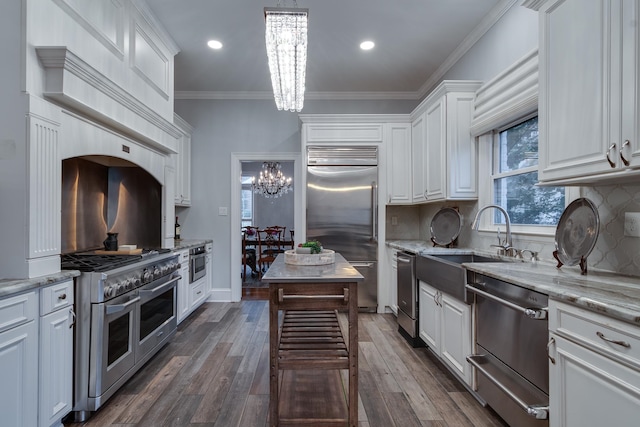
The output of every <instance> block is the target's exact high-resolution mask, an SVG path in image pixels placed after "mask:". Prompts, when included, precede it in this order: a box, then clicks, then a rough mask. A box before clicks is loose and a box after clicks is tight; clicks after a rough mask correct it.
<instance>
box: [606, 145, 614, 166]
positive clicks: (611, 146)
mask: <svg viewBox="0 0 640 427" xmlns="http://www.w3.org/2000/svg"><path fill="white" fill-rule="evenodd" d="M614 148H616V143H615V142H614V143H613V144H611V145H610V146H609V149H608V150H607V162H609V166H611V167H612V168H615V167H616V164H615V163H613V162H612V161H611V157H609V153H611V150H613V149H614Z"/></svg>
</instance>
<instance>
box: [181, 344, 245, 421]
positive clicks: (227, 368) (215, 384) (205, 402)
mask: <svg viewBox="0 0 640 427" xmlns="http://www.w3.org/2000/svg"><path fill="white" fill-rule="evenodd" d="M241 361H242V358H241V357H239V356H234V357H225V359H224V360H223V361H222V365H221V366H220V370H218V372H217V373H216V376H215V377H214V378H213V379H212V380H211V382H210V383H209V387H208V388H207V390H206V391H205V393H204V394H203V396H202V400H201V401H200V405H199V406H198V409H197V410H196V412H195V414H193V417H192V418H191V422H192V423H215V422H216V420H217V418H218V414H219V413H220V410H221V408H222V405H223V403H224V402H225V400H226V398H227V393H228V392H229V389H230V388H231V382H232V381H233V378H234V377H235V375H236V372H237V371H238V366H240V362H241Z"/></svg>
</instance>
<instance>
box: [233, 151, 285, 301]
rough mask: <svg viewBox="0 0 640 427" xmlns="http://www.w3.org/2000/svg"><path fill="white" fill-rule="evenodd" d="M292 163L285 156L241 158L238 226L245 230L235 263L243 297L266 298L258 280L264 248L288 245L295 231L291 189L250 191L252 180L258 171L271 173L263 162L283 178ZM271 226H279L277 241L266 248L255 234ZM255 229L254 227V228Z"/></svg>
mask: <svg viewBox="0 0 640 427" xmlns="http://www.w3.org/2000/svg"><path fill="white" fill-rule="evenodd" d="M293 163H294V162H293V161H289V160H277V161H269V162H260V161H241V167H242V175H241V190H240V203H241V207H240V224H241V226H242V229H243V230H244V231H246V232H245V233H243V237H242V239H243V242H242V245H243V250H242V263H241V265H240V266H239V267H240V268H241V270H240V275H241V277H242V297H243V298H247V299H249V298H251V299H267V298H268V292H267V291H268V285H267V284H266V283H264V282H262V280H261V279H262V275H263V274H264V273H265V272H266V269H267V268H268V265H267V264H266V263H265V262H264V260H265V259H267V258H269V257H267V256H265V255H267V251H268V250H269V251H275V252H280V251H284V250H286V249H291V242H292V236H293V235H294V233H295V231H294V230H295V228H294V212H295V209H294V201H295V197H294V194H293V191H287V190H284V191H282V192H276V194H270V193H267V194H265V193H263V192H260V191H254V187H253V183H254V182H258V179H259V177H260V176H261V175H262V176H266V175H269V174H271V175H273V171H267V170H265V167H267V166H273V167H275V166H277V170H278V171H279V172H281V173H282V174H283V175H284V177H285V178H291V179H293V172H294V168H293ZM291 190H292V187H291ZM274 227H277V228H278V229H279V230H281V233H280V234H279V235H278V240H277V245H276V246H274V247H272V248H270V249H267V248H266V247H265V246H260V245H259V241H260V239H259V237H260V236H262V234H263V231H264V230H266V229H267V228H274ZM256 230H258V231H257V232H256ZM262 237H264V236H262ZM269 255H270V254H269Z"/></svg>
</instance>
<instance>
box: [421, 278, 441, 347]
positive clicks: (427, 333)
mask: <svg viewBox="0 0 640 427" xmlns="http://www.w3.org/2000/svg"><path fill="white" fill-rule="evenodd" d="M438 297H439V292H438V291H437V290H436V289H435V288H433V287H431V286H429V285H427V284H426V283H424V282H423V281H420V297H419V301H418V303H419V305H418V309H419V312H418V328H419V334H420V338H422V340H423V341H424V342H425V344H427V345H428V346H429V347H431V349H432V350H433V351H434V352H436V353H439V352H440V317H441V314H440V306H439V305H438V302H437V298H438Z"/></svg>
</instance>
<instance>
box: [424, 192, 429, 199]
mask: <svg viewBox="0 0 640 427" xmlns="http://www.w3.org/2000/svg"><path fill="white" fill-rule="evenodd" d="M424 199H425V200H427V199H428V197H427V190H424Z"/></svg>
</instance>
